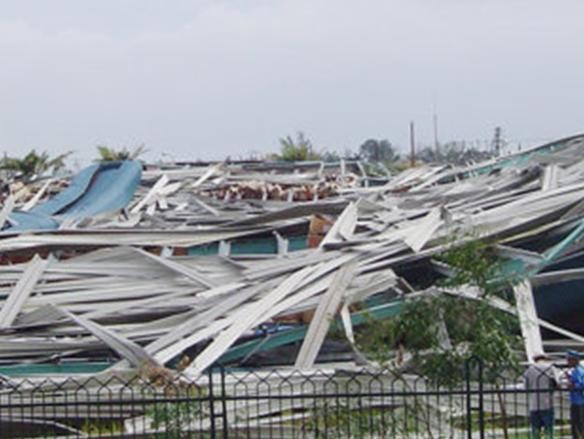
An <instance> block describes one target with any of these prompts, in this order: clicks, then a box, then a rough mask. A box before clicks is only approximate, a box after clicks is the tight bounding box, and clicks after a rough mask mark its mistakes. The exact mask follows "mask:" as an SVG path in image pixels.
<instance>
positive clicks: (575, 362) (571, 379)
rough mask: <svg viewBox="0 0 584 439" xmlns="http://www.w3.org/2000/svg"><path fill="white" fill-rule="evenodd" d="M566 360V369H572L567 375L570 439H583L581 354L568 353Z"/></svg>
mask: <svg viewBox="0 0 584 439" xmlns="http://www.w3.org/2000/svg"><path fill="white" fill-rule="evenodd" d="M566 358H567V360H568V367H571V368H572V370H571V372H569V375H568V387H569V389H570V424H571V426H572V438H574V439H584V367H582V365H581V364H580V359H581V358H582V354H580V352H576V351H568V352H567V353H566Z"/></svg>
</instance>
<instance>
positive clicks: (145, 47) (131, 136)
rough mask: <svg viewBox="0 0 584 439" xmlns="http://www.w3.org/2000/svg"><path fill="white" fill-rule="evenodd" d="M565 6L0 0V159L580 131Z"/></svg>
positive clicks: (527, 138) (575, 0) (572, 21)
mask: <svg viewBox="0 0 584 439" xmlns="http://www.w3.org/2000/svg"><path fill="white" fill-rule="evenodd" d="M583 20H584V2H583V1H582V0H556V1H549V0H525V1H515V0H488V1H487V0H480V1H479V0H476V1H473V0H458V1H457V0H439V1H431V0H425V1H422V0H403V1H391V0H364V1H345V0H326V1H325V0H291V1H277V0H265V1H261V0H257V1H256V0H241V1H236V0H224V1H221V0H213V1H180V0H164V1H162V0H161V1H149V0H125V1H124V0H95V1H89V0H86V1H80V0H70V1H68V0H51V1H47V0H38V1H27V0H18V1H13V0H0V151H1V152H5V151H6V152H8V153H9V154H18V152H20V151H25V150H28V149H30V148H33V147H34V148H37V149H40V150H42V149H47V150H49V151H51V152H58V151H64V150H69V149H73V150H75V151H77V155H78V157H79V159H80V160H83V161H86V160H88V159H89V158H91V157H92V156H93V155H94V154H95V145H97V144H107V145H110V146H113V147H121V146H134V145H138V144H141V143H144V144H146V146H147V147H148V148H149V150H150V153H149V155H148V157H149V158H151V159H156V158H160V157H161V154H163V153H166V154H169V155H170V156H171V157H174V158H177V159H178V158H191V159H196V158H201V159H218V158H223V157H224V156H226V155H231V156H232V157H238V156H241V155H247V154H248V153H249V152H251V151H262V152H267V151H275V150H277V148H278V137H281V136H284V135H286V134H293V133H294V132H296V131H297V130H303V131H304V132H305V133H306V134H307V135H308V137H310V138H311V139H312V140H313V143H314V144H315V145H316V146H317V147H318V148H328V149H336V150H339V151H343V150H344V149H345V148H353V149H356V148H357V147H358V146H359V145H360V144H361V143H362V142H363V141H364V140H365V139H367V138H371V137H373V138H387V139H389V140H391V141H392V142H395V143H397V144H400V145H406V144H407V139H408V122H409V121H410V120H415V122H416V127H417V137H418V139H419V140H420V142H431V141H432V113H433V111H434V109H435V110H436V112H437V114H438V118H439V137H440V140H442V141H445V140H449V139H467V140H474V139H487V138H490V137H492V132H493V129H494V127H495V126H496V125H501V126H502V127H503V129H504V133H505V135H506V136H507V137H508V138H509V139H510V140H520V141H522V142H524V143H525V144H527V143H530V142H537V141H540V140H541V141H543V140H546V139H553V138H555V137H561V136H564V135H569V134H573V133H577V132H581V131H584V108H583V107H584V57H583V55H584V25H583V24H582V22H583Z"/></svg>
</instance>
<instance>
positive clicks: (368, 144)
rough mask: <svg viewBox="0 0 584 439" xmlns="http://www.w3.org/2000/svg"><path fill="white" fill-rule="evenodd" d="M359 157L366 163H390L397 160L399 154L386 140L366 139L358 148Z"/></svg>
mask: <svg viewBox="0 0 584 439" xmlns="http://www.w3.org/2000/svg"><path fill="white" fill-rule="evenodd" d="M359 155H360V156H361V158H362V159H363V160H365V161H367V162H386V163H391V162H395V161H397V160H399V154H398V152H397V151H396V149H395V148H394V146H393V145H392V144H391V142H390V141H389V140H387V139H383V140H376V139H368V140H366V141H365V142H363V144H362V145H361V146H360V147H359Z"/></svg>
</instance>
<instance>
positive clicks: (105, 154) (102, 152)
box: [97, 145, 147, 162]
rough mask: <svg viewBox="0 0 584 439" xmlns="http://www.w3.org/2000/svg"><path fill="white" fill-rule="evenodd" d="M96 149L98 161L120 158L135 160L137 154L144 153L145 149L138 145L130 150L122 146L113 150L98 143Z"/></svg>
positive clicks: (113, 160) (112, 160)
mask: <svg viewBox="0 0 584 439" xmlns="http://www.w3.org/2000/svg"><path fill="white" fill-rule="evenodd" d="M97 150H98V152H99V158H98V159H97V161H98V162H116V161H120V160H136V159H137V158H138V157H139V156H141V155H142V154H144V153H145V152H146V151H147V149H146V147H145V146H144V145H140V146H138V147H137V148H135V149H134V151H130V150H129V149H128V148H123V149H120V150H115V149H113V148H110V147H108V146H105V145H98V146H97Z"/></svg>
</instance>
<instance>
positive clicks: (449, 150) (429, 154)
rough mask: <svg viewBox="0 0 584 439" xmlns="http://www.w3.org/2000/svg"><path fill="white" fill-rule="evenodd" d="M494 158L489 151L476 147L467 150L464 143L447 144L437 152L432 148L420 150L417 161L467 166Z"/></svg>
mask: <svg viewBox="0 0 584 439" xmlns="http://www.w3.org/2000/svg"><path fill="white" fill-rule="evenodd" d="M492 157H494V154H493V153H492V152H490V151H482V150H480V149H478V148H476V147H470V148H468V147H467V145H466V143H465V142H448V143H445V144H443V145H441V146H440V148H439V149H438V150H436V149H435V148H432V147H425V148H422V149H421V150H420V151H419V152H418V154H417V158H418V160H421V161H423V162H426V163H438V164H451V165H460V166H462V165H467V164H468V163H470V162H480V161H483V160H488V159H490V158H492Z"/></svg>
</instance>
